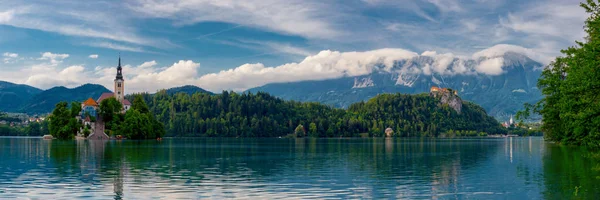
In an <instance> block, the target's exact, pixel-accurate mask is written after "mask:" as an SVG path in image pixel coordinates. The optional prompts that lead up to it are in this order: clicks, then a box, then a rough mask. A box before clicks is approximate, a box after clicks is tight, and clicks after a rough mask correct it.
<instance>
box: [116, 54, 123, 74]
mask: <svg viewBox="0 0 600 200" xmlns="http://www.w3.org/2000/svg"><path fill="white" fill-rule="evenodd" d="M115 80H123V68H122V67H121V54H119V66H117V77H116V78H115Z"/></svg>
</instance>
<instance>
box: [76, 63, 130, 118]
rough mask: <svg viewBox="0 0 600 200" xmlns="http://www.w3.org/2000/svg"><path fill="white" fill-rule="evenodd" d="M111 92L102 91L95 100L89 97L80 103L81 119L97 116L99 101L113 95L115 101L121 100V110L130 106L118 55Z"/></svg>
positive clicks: (125, 109)
mask: <svg viewBox="0 0 600 200" xmlns="http://www.w3.org/2000/svg"><path fill="white" fill-rule="evenodd" d="M114 84H115V85H114V90H113V92H107V93H103V94H102V95H100V97H98V98H97V99H96V100H94V99H93V98H91V97H90V98H89V99H87V100H86V101H84V102H83V103H81V119H85V121H89V116H92V117H95V118H97V117H98V116H97V115H98V108H99V107H100V103H101V102H102V101H104V100H106V99H108V98H111V97H114V98H115V99H117V101H119V102H121V104H122V105H123V109H122V110H121V112H123V113H124V112H127V110H129V108H131V102H129V100H127V99H125V80H124V79H123V67H121V56H119V65H118V66H117V76H116V77H115V81H114Z"/></svg>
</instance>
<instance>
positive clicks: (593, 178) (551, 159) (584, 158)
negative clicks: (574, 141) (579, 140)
mask: <svg viewBox="0 0 600 200" xmlns="http://www.w3.org/2000/svg"><path fill="white" fill-rule="evenodd" d="M598 155H599V153H598V152H597V151H593V152H591V151H588V150H586V149H584V148H581V147H566V146H559V145H550V147H549V148H548V151H547V152H546V154H545V155H544V158H543V162H544V181H545V185H546V192H545V193H544V195H545V197H546V199H598V198H599V197H600V171H599V169H600V168H599V167H600V164H599V163H600V159H599V158H600V157H598ZM576 190H577V192H576ZM575 193H577V196H575Z"/></svg>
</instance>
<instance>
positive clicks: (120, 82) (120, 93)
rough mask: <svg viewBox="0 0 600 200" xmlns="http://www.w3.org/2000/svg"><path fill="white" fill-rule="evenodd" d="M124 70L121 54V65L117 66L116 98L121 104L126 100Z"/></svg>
mask: <svg viewBox="0 0 600 200" xmlns="http://www.w3.org/2000/svg"><path fill="white" fill-rule="evenodd" d="M122 70H123V67H121V55H120V54H119V65H118V66H117V77H116V78H115V98H117V100H118V101H119V102H121V103H123V102H124V100H125V80H124V79H123V71H122Z"/></svg>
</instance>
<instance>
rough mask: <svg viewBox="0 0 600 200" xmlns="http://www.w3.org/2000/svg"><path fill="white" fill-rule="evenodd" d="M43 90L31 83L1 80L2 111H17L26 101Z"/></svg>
mask: <svg viewBox="0 0 600 200" xmlns="http://www.w3.org/2000/svg"><path fill="white" fill-rule="evenodd" d="M42 91H43V90H41V89H38V88H35V87H31V86H29V85H23V84H14V83H10V82H6V81H0V111H3V112H17V111H18V109H19V108H20V107H21V106H22V105H23V104H24V103H25V102H28V101H29V100H30V99H31V98H32V97H33V96H35V95H37V94H39V93H40V92H42Z"/></svg>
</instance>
